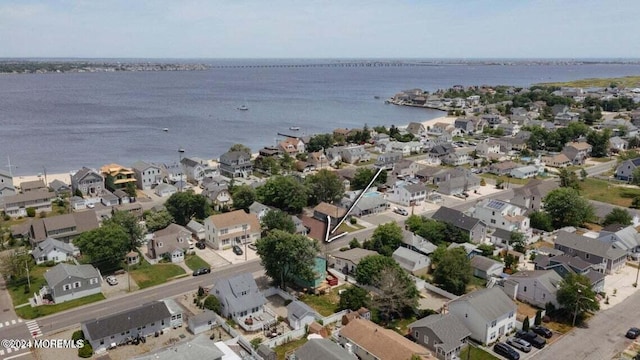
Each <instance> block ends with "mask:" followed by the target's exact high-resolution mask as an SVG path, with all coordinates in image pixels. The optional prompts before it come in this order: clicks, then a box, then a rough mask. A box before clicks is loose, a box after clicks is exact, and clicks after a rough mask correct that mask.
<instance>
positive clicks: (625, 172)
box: [616, 158, 640, 182]
mask: <svg viewBox="0 0 640 360" xmlns="http://www.w3.org/2000/svg"><path fill="white" fill-rule="evenodd" d="M638 166H640V158H635V159H630V160H625V161H623V162H622V164H620V165H618V167H617V168H616V179H618V180H622V181H628V182H631V180H633V171H634V170H635V169H636V168H637V167H638Z"/></svg>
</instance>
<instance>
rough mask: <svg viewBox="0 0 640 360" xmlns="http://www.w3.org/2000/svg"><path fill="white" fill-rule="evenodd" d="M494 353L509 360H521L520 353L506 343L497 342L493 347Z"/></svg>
mask: <svg viewBox="0 0 640 360" xmlns="http://www.w3.org/2000/svg"><path fill="white" fill-rule="evenodd" d="M493 351H495V352H496V354H498V355H502V356H504V357H506V358H507V359H509V360H520V353H518V352H517V351H515V350H514V349H513V348H512V347H511V346H509V345H507V344H505V343H501V342H497V343H496V344H495V345H494V346H493Z"/></svg>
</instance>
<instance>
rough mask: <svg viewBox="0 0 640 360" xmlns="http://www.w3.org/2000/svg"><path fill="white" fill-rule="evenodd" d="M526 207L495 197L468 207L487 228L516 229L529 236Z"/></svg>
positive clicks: (510, 230)
mask: <svg viewBox="0 0 640 360" xmlns="http://www.w3.org/2000/svg"><path fill="white" fill-rule="evenodd" d="M526 211H527V209H525V208H522V207H520V206H518V205H514V204H511V203H508V202H505V201H502V200H497V199H484V200H482V201H480V202H478V203H477V204H476V206H475V207H473V208H471V209H470V213H471V215H472V216H473V217H474V218H476V219H479V220H480V221H482V222H483V223H485V224H486V225H487V226H488V227H489V228H493V229H503V230H506V231H509V232H512V231H517V232H520V233H522V234H524V235H525V237H526V238H527V239H530V238H531V228H530V227H529V218H528V217H527V216H525V212H526Z"/></svg>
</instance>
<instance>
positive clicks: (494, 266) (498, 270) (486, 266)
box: [471, 255, 504, 280]
mask: <svg viewBox="0 0 640 360" xmlns="http://www.w3.org/2000/svg"><path fill="white" fill-rule="evenodd" d="M471 269H472V270H473V276H475V277H479V278H481V279H485V280H489V279H490V278H491V277H499V276H500V275H501V274H502V270H503V269H504V264H503V263H502V262H500V261H496V260H493V259H490V258H488V257H485V256H482V255H476V256H474V257H472V258H471Z"/></svg>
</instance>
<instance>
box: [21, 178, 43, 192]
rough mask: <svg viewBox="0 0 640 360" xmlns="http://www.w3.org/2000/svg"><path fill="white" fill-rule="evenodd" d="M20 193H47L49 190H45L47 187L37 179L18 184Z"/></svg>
mask: <svg viewBox="0 0 640 360" xmlns="http://www.w3.org/2000/svg"><path fill="white" fill-rule="evenodd" d="M20 191H21V192H22V193H23V194H26V193H28V192H30V191H49V188H47V185H45V183H44V181H42V179H38V180H33V181H25V182H22V183H20Z"/></svg>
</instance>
